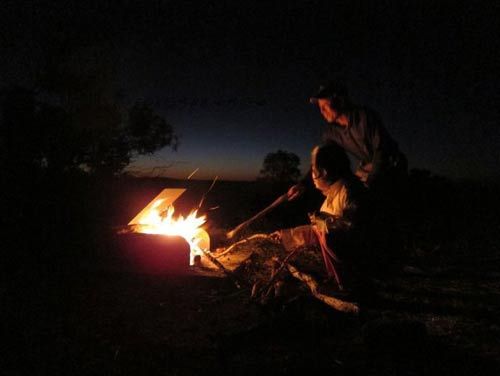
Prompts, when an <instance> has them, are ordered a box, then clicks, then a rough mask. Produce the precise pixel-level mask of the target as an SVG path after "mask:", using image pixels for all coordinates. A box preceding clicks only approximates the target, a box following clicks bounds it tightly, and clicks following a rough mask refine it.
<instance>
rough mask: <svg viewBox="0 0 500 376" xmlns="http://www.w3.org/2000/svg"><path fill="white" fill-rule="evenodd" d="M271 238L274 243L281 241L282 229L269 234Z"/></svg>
mask: <svg viewBox="0 0 500 376" xmlns="http://www.w3.org/2000/svg"><path fill="white" fill-rule="evenodd" d="M269 239H271V241H273V242H274V243H281V231H279V230H278V231H275V232H273V233H271V234H269Z"/></svg>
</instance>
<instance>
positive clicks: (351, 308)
mask: <svg viewBox="0 0 500 376" xmlns="http://www.w3.org/2000/svg"><path fill="white" fill-rule="evenodd" d="M286 266H287V268H288V271H289V272H290V273H291V274H292V275H293V276H294V277H295V278H297V279H298V280H300V281H302V282H304V283H305V284H306V285H307V286H308V287H309V290H311V293H312V294H313V296H314V297H315V298H316V299H319V300H321V301H322V302H323V303H325V304H327V305H329V306H330V307H332V308H333V309H335V310H337V311H340V312H346V313H355V314H357V313H359V306H358V305H357V304H355V303H351V302H346V301H344V300H340V299H337V298H334V297H333V296H329V295H325V294H322V293H320V292H319V291H318V282H317V281H316V280H315V279H314V278H313V277H312V276H311V275H309V274H307V273H303V272H301V271H299V270H298V269H297V268H296V267H294V266H293V265H290V264H287V265H286Z"/></svg>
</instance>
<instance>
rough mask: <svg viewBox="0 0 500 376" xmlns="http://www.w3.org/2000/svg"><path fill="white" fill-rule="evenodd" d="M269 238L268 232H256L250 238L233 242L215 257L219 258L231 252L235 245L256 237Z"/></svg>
mask: <svg viewBox="0 0 500 376" xmlns="http://www.w3.org/2000/svg"><path fill="white" fill-rule="evenodd" d="M268 238H269V235H266V234H255V235H252V236H250V237H248V238H245V239H243V240H240V241H239V242H236V243H233V244H231V245H230V246H229V247H227V248H226V249H225V250H224V252H222V253H219V254H217V255H215V256H213V257H215V258H219V257H222V256H224V255H227V254H228V253H229V252H231V251H232V250H233V249H234V248H235V247H237V246H239V245H242V244H245V243H247V242H249V241H250V240H255V239H268Z"/></svg>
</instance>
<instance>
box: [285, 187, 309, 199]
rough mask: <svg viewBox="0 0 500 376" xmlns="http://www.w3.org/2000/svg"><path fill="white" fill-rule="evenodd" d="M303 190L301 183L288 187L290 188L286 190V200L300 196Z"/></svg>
mask: <svg viewBox="0 0 500 376" xmlns="http://www.w3.org/2000/svg"><path fill="white" fill-rule="evenodd" d="M305 190H306V189H305V187H304V186H303V185H302V184H295V185H294V186H292V187H290V189H289V190H288V192H287V196H288V201H292V200H295V199H296V198H297V197H300V196H301V195H302V193H304V191H305Z"/></svg>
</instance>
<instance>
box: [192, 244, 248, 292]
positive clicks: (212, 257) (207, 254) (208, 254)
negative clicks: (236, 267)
mask: <svg viewBox="0 0 500 376" xmlns="http://www.w3.org/2000/svg"><path fill="white" fill-rule="evenodd" d="M201 250H202V251H203V253H204V254H205V256H207V258H208V259H209V260H210V261H211V262H212V263H213V264H214V265H215V266H217V267H218V268H219V269H220V270H222V272H223V273H224V274H225V275H227V276H228V277H229V278H230V279H231V280H232V281H233V283H234V284H235V285H236V287H237V288H239V289H241V285H242V281H241V280H240V279H238V278H237V277H236V276H235V275H234V274H233V272H231V271H230V270H228V269H227V268H226V267H225V266H224V265H222V263H221V262H220V261H219V260H217V259H216V258H215V257H214V256H212V254H211V253H210V252H209V251H205V250H204V249H203V248H202V249H201Z"/></svg>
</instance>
